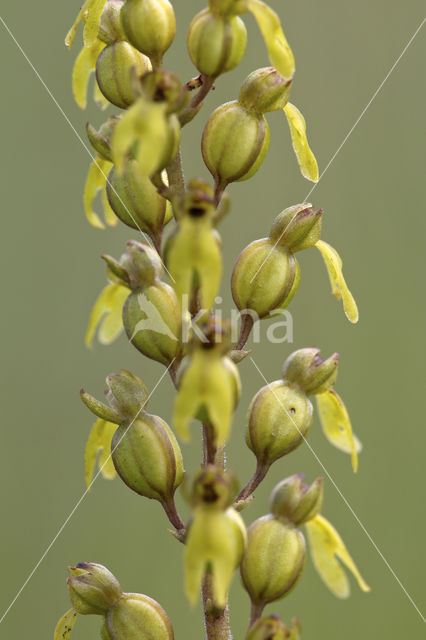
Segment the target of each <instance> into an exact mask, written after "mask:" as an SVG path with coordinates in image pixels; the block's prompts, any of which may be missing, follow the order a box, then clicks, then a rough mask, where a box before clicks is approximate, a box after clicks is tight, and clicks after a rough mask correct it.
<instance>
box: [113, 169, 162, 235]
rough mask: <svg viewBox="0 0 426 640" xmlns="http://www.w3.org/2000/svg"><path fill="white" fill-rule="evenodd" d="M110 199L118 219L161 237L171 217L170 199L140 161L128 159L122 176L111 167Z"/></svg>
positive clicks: (134, 227)
mask: <svg viewBox="0 0 426 640" xmlns="http://www.w3.org/2000/svg"><path fill="white" fill-rule="evenodd" d="M107 194H108V201H109V203H110V205H111V207H112V209H113V211H114V213H115V214H116V215H117V217H118V218H120V220H121V221H122V222H124V224H127V226H129V227H132V229H139V230H141V231H144V232H146V233H148V234H149V235H150V236H151V237H152V238H153V239H154V238H155V239H158V238H159V235H160V234H161V230H162V229H163V226H164V224H165V222H166V220H167V200H166V199H165V198H163V197H162V196H160V195H159V193H158V192H157V189H156V188H155V187H154V185H153V184H152V182H151V180H150V179H149V178H148V177H147V176H145V175H142V173H141V171H140V169H139V165H138V163H137V162H136V160H130V159H129V160H128V161H127V162H126V163H125V165H124V171H123V173H122V175H119V174H118V173H117V171H116V170H115V169H112V170H111V173H110V174H109V176H108V182H107Z"/></svg>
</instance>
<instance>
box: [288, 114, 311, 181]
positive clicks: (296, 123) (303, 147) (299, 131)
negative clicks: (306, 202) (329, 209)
mask: <svg viewBox="0 0 426 640" xmlns="http://www.w3.org/2000/svg"><path fill="white" fill-rule="evenodd" d="M284 113H285V115H286V117H287V122H288V126H289V127H290V133H291V141H292V144H293V149H294V153H295V154H296V158H297V162H298V163H299V167H300V171H301V173H302V175H303V176H304V177H305V178H307V179H308V180H311V181H312V182H318V177H319V173H318V163H317V161H316V159H315V156H314V154H313V153H312V151H311V148H310V147H309V144H308V139H307V137H306V122H305V118H304V117H303V116H302V114H301V113H300V111H299V109H298V108H297V107H295V106H294V104H291V102H287V104H286V106H285V107H284Z"/></svg>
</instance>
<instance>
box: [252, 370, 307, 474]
mask: <svg viewBox="0 0 426 640" xmlns="http://www.w3.org/2000/svg"><path fill="white" fill-rule="evenodd" d="M311 424H312V404H311V402H310V401H309V400H308V398H307V397H306V395H305V394H304V393H303V392H301V391H299V390H297V389H295V388H292V387H289V386H288V385H287V384H285V383H284V382H283V381H282V380H277V381H275V382H271V383H270V384H268V385H266V386H265V387H262V389H260V391H258V393H257V394H256V395H255V396H254V398H253V400H252V402H251V405H250V408H249V411H248V426H247V436H246V440H247V445H248V447H249V448H250V449H251V450H252V451H253V453H254V454H255V456H256V458H257V460H258V463H259V464H261V465H265V466H269V465H271V464H272V463H273V462H274V461H275V460H278V459H279V458H281V457H282V456H284V455H286V454H287V453H290V451H293V449H295V448H296V447H298V446H299V445H300V444H301V443H302V441H303V439H304V438H305V437H306V435H307V434H308V431H309V429H310V427H311Z"/></svg>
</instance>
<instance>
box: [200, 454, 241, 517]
mask: <svg viewBox="0 0 426 640" xmlns="http://www.w3.org/2000/svg"><path fill="white" fill-rule="evenodd" d="M237 491H238V488H237V479H236V477H235V476H234V475H233V474H229V473H226V472H225V471H223V470H222V469H219V468H217V467H214V466H213V465H209V466H208V467H206V468H205V469H202V470H201V471H199V472H198V474H197V475H196V477H195V478H194V484H193V487H192V496H191V501H192V504H193V505H194V507H197V506H200V505H206V506H208V507H209V508H211V509H219V510H220V511H224V510H226V509H227V508H228V507H230V506H231V504H232V503H233V501H234V498H235V496H236V494H237Z"/></svg>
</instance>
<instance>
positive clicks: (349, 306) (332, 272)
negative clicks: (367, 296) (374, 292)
mask: <svg viewBox="0 0 426 640" xmlns="http://www.w3.org/2000/svg"><path fill="white" fill-rule="evenodd" d="M315 246H316V247H317V249H319V251H320V253H321V255H322V257H323V260H324V262H325V266H326V267H327V271H328V277H329V278H330V283H331V288H332V291H333V294H334V295H335V296H336V298H337V299H338V300H340V298H342V301H343V309H344V311H345V314H346V317H347V318H348V320H349V321H350V322H353V323H355V322H358V318H359V314H358V307H357V304H356V302H355V300H354V297H353V295H352V294H351V292H350V291H349V289H348V285H347V284H346V281H345V279H344V277H343V272H342V259H341V258H340V256H339V254H338V253H337V251H336V250H335V249H333V247H332V246H331V245H329V244H328V243H327V242H324V241H323V240H318V242H317V243H316V245H315Z"/></svg>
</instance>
